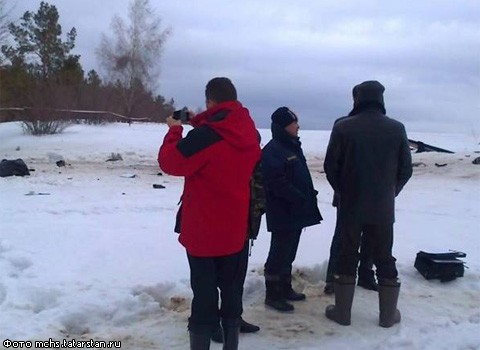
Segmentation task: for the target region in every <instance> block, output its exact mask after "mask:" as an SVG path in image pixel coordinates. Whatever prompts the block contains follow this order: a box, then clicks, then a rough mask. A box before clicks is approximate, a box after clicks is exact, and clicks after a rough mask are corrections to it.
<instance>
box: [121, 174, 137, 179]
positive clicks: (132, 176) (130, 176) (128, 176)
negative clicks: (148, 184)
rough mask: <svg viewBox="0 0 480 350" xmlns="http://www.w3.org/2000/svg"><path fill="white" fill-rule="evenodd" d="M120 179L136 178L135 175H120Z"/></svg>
mask: <svg viewBox="0 0 480 350" xmlns="http://www.w3.org/2000/svg"><path fill="white" fill-rule="evenodd" d="M120 177H125V178H129V179H133V178H135V177H137V175H135V174H122V175H120Z"/></svg>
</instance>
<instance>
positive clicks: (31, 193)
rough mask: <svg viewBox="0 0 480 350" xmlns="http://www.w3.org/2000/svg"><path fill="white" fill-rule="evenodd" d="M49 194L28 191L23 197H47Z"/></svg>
mask: <svg viewBox="0 0 480 350" xmlns="http://www.w3.org/2000/svg"><path fill="white" fill-rule="evenodd" d="M49 195H50V193H48V192H35V191H28V193H25V196H49Z"/></svg>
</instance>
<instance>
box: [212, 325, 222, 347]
mask: <svg viewBox="0 0 480 350" xmlns="http://www.w3.org/2000/svg"><path fill="white" fill-rule="evenodd" d="M210 339H211V340H212V341H213V342H215V343H223V329H222V326H220V325H218V327H217V328H216V329H215V330H214V331H213V333H212V336H211V337H210Z"/></svg>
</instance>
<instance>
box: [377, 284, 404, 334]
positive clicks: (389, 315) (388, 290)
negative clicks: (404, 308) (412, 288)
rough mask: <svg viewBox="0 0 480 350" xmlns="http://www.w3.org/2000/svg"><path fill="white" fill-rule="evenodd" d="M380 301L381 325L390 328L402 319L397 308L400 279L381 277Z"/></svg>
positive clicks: (379, 287)
mask: <svg viewBox="0 0 480 350" xmlns="http://www.w3.org/2000/svg"><path fill="white" fill-rule="evenodd" d="M378 282H379V283H378V301H379V307H380V320H379V325H380V327H385V328H389V327H392V326H393V325H394V324H396V323H399V322H400V320H401V315H400V311H399V310H398V309H397V302H398V295H399V294H400V281H399V280H398V279H396V278H395V279H379V281H378Z"/></svg>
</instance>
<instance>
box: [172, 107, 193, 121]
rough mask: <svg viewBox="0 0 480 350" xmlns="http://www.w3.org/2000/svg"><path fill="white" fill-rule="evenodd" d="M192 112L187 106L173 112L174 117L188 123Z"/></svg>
mask: <svg viewBox="0 0 480 350" xmlns="http://www.w3.org/2000/svg"><path fill="white" fill-rule="evenodd" d="M190 118H191V113H190V111H189V110H188V108H187V107H183V108H182V109H179V110H178V111H175V112H173V119H175V120H180V121H181V122H182V123H186V122H188V121H189V120H190Z"/></svg>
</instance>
